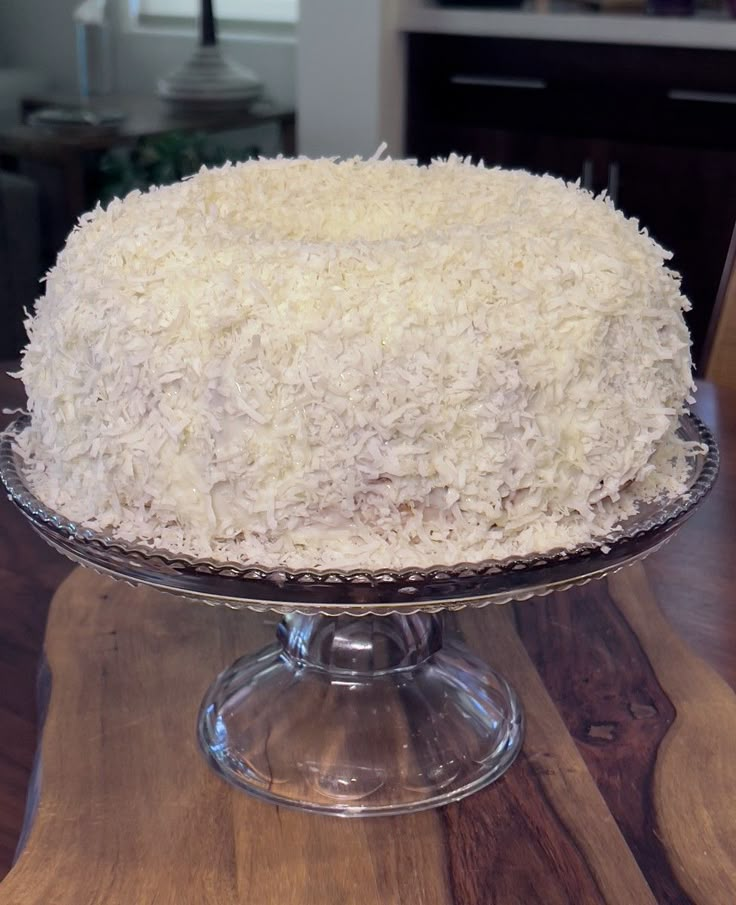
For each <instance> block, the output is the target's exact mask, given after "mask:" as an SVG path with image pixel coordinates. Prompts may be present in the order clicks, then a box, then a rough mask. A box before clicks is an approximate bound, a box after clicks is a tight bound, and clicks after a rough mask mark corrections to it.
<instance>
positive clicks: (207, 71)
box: [158, 44, 263, 110]
mask: <svg viewBox="0 0 736 905" xmlns="http://www.w3.org/2000/svg"><path fill="white" fill-rule="evenodd" d="M262 94H263V85H262V83H261V81H260V80H259V79H258V77H257V76H256V75H255V73H253V72H251V71H250V70H249V69H245V68H244V67H242V66H238V65H237V64H235V63H231V62H230V61H228V60H226V59H225V58H224V57H223V56H222V54H221V52H220V48H219V47H218V46H217V45H216V44H214V45H208V46H205V47H198V48H197V50H196V52H195V54H194V55H193V56H192V58H191V59H190V60H189V61H188V62H187V63H185V64H184V66H182V67H181V68H180V69H177V70H176V71H175V72H173V73H171V75H169V76H167V77H166V78H164V79H161V80H160V81H159V83H158V95H159V97H160V98H161V99H162V100H164V101H165V102H166V103H167V104H169V105H170V106H172V107H174V108H181V107H184V108H189V109H191V108H192V107H196V108H197V109H207V110H217V109H221V108H228V109H229V108H232V107H234V106H237V107H248V106H250V105H251V104H252V103H253V102H254V101H256V100H258V98H260V97H261V95H262Z"/></svg>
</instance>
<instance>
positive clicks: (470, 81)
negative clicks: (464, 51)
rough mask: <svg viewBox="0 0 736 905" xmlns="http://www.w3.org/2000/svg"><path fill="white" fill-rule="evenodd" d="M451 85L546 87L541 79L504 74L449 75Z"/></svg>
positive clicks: (540, 88) (529, 89)
mask: <svg viewBox="0 0 736 905" xmlns="http://www.w3.org/2000/svg"><path fill="white" fill-rule="evenodd" d="M450 83H451V84H453V85H474V86H476V87H479V88H522V89H524V90H525V91H541V90H543V89H544V88H546V87H547V83H546V82H545V81H544V80H543V79H523V78H516V77H515V76H506V75H463V74H462V73H461V74H458V75H451V76H450Z"/></svg>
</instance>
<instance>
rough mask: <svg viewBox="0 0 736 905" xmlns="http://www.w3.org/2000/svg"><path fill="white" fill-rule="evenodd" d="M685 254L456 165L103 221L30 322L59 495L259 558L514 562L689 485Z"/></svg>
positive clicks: (320, 176) (336, 178)
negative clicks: (676, 257) (681, 273)
mask: <svg viewBox="0 0 736 905" xmlns="http://www.w3.org/2000/svg"><path fill="white" fill-rule="evenodd" d="M668 257H669V255H668V254H667V253H666V252H664V251H663V250H662V249H661V248H660V247H659V246H658V245H657V244H656V243H655V242H654V241H653V240H652V239H651V238H649V237H648V236H647V234H646V233H645V232H643V231H641V230H640V229H639V226H638V224H637V222H636V221H634V220H631V219H627V218H626V217H624V216H623V214H621V213H620V212H618V211H616V210H615V209H614V207H613V205H612V203H611V202H610V200H608V199H606V198H603V197H599V198H594V197H593V196H592V195H590V194H589V193H588V192H586V191H584V190H583V189H581V188H579V187H578V186H574V185H566V184H565V183H563V182H561V181H559V180H557V179H554V178H551V177H548V176H545V177H535V176H531V175H529V174H528V173H524V172H509V171H503V170H499V169H486V168H484V167H482V166H473V165H471V164H470V163H469V162H467V161H464V160H462V159H460V158H457V157H451V158H450V159H448V160H447V161H435V162H434V163H432V165H431V166H429V167H419V166H416V165H415V164H413V163H412V162H409V161H392V160H386V159H383V160H381V159H378V158H373V159H371V160H360V159H353V160H347V161H343V162H335V161H334V160H328V159H323V160H315V161H312V160H306V159H302V158H300V159H298V160H285V159H280V158H279V159H276V160H260V161H254V162H248V163H244V164H239V165H237V166H225V167H223V168H221V169H216V170H205V169H203V170H202V171H201V172H200V173H198V174H197V175H196V176H194V177H193V178H191V179H189V180H186V181H184V182H182V183H179V184H177V185H174V186H169V187H166V188H155V189H151V190H150V191H148V192H146V193H143V194H142V193H140V192H133V193H132V194H130V195H129V196H128V197H127V198H125V200H123V201H114V202H113V203H112V204H110V205H109V207H108V208H107V209H106V210H102V209H100V208H99V207H98V208H97V209H96V210H95V211H93V212H92V213H89V214H86V215H85V216H84V217H82V219H81V221H80V223H79V225H78V226H77V228H76V229H75V230H74V232H73V233H72V234H71V236H70V237H69V240H68V242H67V245H66V247H65V249H64V250H63V251H62V253H61V254H60V255H59V259H58V262H57V265H56V267H55V268H54V269H53V270H52V271H51V272H50V274H49V276H48V279H47V284H46V294H45V296H44V297H43V298H41V299H40V300H39V302H38V305H37V310H36V314H35V316H34V317H32V318H29V320H28V322H27V326H28V330H29V336H30V342H29V345H28V347H27V349H26V351H25V354H24V357H23V363H22V369H21V376H22V379H23V381H24V383H25V385H26V389H27V391H28V397H29V409H30V412H31V415H32V424H31V426H30V427H29V429H28V430H27V431H26V432H25V433H24V435H23V436H22V437H21V439H20V448H21V452H22V454H23V455H24V457H25V459H26V462H27V465H28V468H29V471H30V480H31V483H32V486H33V487H34V490H35V491H36V493H37V494H38V495H39V497H40V498H41V499H42V500H43V501H44V502H45V503H46V504H47V505H49V506H51V507H52V508H54V509H56V510H58V511H60V512H62V513H64V514H65V515H66V516H67V517H69V518H72V519H74V520H77V521H80V522H82V523H84V524H87V525H89V526H91V527H95V528H98V529H100V528H104V529H106V530H110V531H113V532H114V533H116V534H117V535H118V536H120V537H122V538H127V539H129V540H139V541H144V542H150V543H152V544H155V545H158V546H162V547H165V548H167V549H169V550H172V551H174V552H184V553H189V554H193V555H196V556H214V557H216V558H219V559H227V560H233V561H240V562H253V563H259V564H262V565H264V566H269V567H273V566H283V567H288V568H307V567H347V568H350V567H366V568H369V567H374V568H375V567H402V566H428V565H434V564H437V563H453V562H460V561H464V560H466V561H467V560H470V561H477V560H481V559H485V558H500V557H506V556H510V555H515V554H525V553H530V552H533V551H544V550H547V549H550V548H554V547H560V546H563V547H565V546H567V547H569V546H572V545H575V544H578V543H581V542H584V541H587V540H590V539H591V538H593V537H596V536H601V535H605V534H607V533H609V532H610V531H611V530H612V529H613V528H614V526H615V525H616V524H617V522H619V521H620V519H621V518H622V517H624V516H626V515H628V514H631V513H632V512H633V511H634V506H635V503H634V501H635V500H636V499H637V498H647V497H649V498H652V497H653V496H654V495H657V494H659V493H662V492H668V493H677V492H680V491H681V490H682V489H683V487H682V475H681V471H682V461H683V448H682V444H681V443H680V441H678V440H677V438H676V437H675V435H674V430H675V427H676V424H677V419H678V416H679V415H680V414H681V413H682V411H683V410H684V406H685V403H686V401H687V397H688V395H689V393H690V392H691V390H692V378H691V362H690V353H689V337H688V333H687V329H686V327H685V324H684V321H683V317H682V311H683V309H684V308H686V307H687V302H686V300H685V299H684V298H683V296H682V295H681V294H680V291H679V279H678V277H677V275H676V274H675V273H673V272H672V271H671V270H669V269H668V268H667V267H666V266H665V261H666V260H667V259H668Z"/></svg>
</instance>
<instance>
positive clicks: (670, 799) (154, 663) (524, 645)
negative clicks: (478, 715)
mask: <svg viewBox="0 0 736 905" xmlns="http://www.w3.org/2000/svg"><path fill="white" fill-rule="evenodd" d="M10 395H11V394H10V390H9V386H8V382H7V381H5V382H0V398H1V399H3V400H9V399H10ZM16 395H17V393H16ZM698 408H699V411H700V413H701V415H702V416H703V417H704V418H705V419H706V420H707V421H708V423H709V424H710V425H711V426H712V427H713V428H714V430H715V432H716V434H717V436H718V438H719V440H720V443H721V449H722V455H723V466H722V474H721V478H720V480H719V484H718V486H717V488H716V490H715V492H714V493H713V494H712V495H711V498H710V499H709V500H708V502H706V504H705V505H704V506H703V508H702V510H701V511H700V512H699V513H697V514H696V515H695V516H694V517H693V519H692V520H691V522H690V523H689V524H688V525H686V526H685V528H683V529H682V531H681V532H680V534H679V535H678V536H677V537H676V538H675V539H674V540H673V541H672V542H671V543H670V544H668V545H667V546H666V547H665V548H663V549H662V550H661V551H659V552H658V553H657V554H655V555H654V556H653V557H652V558H651V559H650V560H649V561H648V563H647V565H646V568H645V569H644V568H642V567H640V566H637V567H633V568H632V569H629V570H626V571H624V572H622V573H620V574H619V575H618V576H616V577H614V578H613V579H610V580H609V581H608V582H606V583H594V584H591V585H589V586H587V587H584V588H580V589H577V590H574V591H571V592H567V593H565V594H558V595H554V596H552V597H549V598H545V599H540V600H536V601H532V602H526V603H521V604H516V605H512V606H508V607H500V608H489V609H487V610H483V611H466V612H465V614H464V615H463V617H462V619H461V622H460V629H461V630H462V631H463V632H464V633H465V635H466V637H467V638H468V639H469V641H470V643H471V644H472V646H473V647H474V648H476V650H478V651H479V652H480V653H482V654H483V655H484V656H486V657H488V658H489V659H492V660H493V661H494V663H495V664H496V665H497V666H498V667H499V668H500V669H501V671H502V672H504V673H505V674H507V675H508V676H509V678H511V679H512V681H513V682H514V683H515V684H516V686H517V689H518V690H519V692H520V694H521V697H522V700H523V702H524V705H525V708H526V712H527V717H528V732H527V738H526V741H525V746H524V751H523V753H522V755H521V756H520V758H519V760H518V761H517V762H516V764H515V765H514V766H513V767H512V768H511V770H510V771H509V772H508V773H507V774H506V776H505V777H503V778H502V779H501V780H500V781H499V782H497V783H495V784H494V785H492V786H490V787H488V788H487V789H485V790H483V791H481V792H479V793H477V794H475V795H473V796H470V797H469V798H467V799H465V800H463V801H462V802H459V803H457V804H455V805H451V806H449V807H447V808H443V809H440V810H437V811H432V812H425V813H422V814H417V815H414V816H411V817H398V818H383V819H373V820H367V821H340V820H336V819H330V818H323V817H313V816H308V815H304V814H299V813H296V812H290V811H285V810H281V809H278V808H274V807H271V806H268V805H264V804H262V803H260V802H256V801H254V800H253V799H251V798H249V797H248V796H245V795H242V794H239V793H237V792H235V791H234V790H231V789H230V788H229V787H228V786H226V785H225V784H224V783H222V782H221V781H220V780H219V779H218V778H217V777H215V776H214V775H211V774H210V773H209V772H208V771H207V770H206V769H205V768H204V765H203V763H202V762H201V760H200V757H199V755H198V753H197V751H196V746H195V744H194V739H193V731H192V730H193V720H194V715H195V713H196V709H197V705H198V703H199V696H200V695H201V693H202V692H203V690H204V686H205V685H206V684H207V682H208V681H209V679H210V678H211V677H212V675H213V673H214V671H215V670H216V669H218V668H221V667H222V666H225V665H226V664H227V663H228V662H229V661H230V660H231V659H233V658H234V657H235V656H236V655H237V654H239V653H242V652H243V651H244V650H245V649H246V648H248V647H249V646H252V645H254V644H256V645H257V644H260V643H262V642H263V641H264V640H265V639H266V638H267V637H268V636H269V635H270V633H271V631H272V625H267V624H265V623H264V617H263V616H256V615H252V616H244V615H243V614H239V613H231V612H219V611H215V610H210V609H208V608H205V607H198V606H192V605H191V604H188V603H184V602H181V601H176V600H174V599H171V598H164V597H162V596H160V595H157V594H155V593H152V592H150V591H140V590H139V591H132V590H131V589H129V588H127V587H126V586H124V585H118V584H115V583H111V582H108V581H107V580H105V579H101V578H99V577H97V576H95V575H93V574H91V573H88V572H84V571H82V570H77V571H75V572H74V574H73V575H72V576H71V577H70V578H69V579H68V580H67V581H66V582H65V583H64V584H63V586H62V587H61V589H60V591H59V592H58V593H57V595H56V597H55V600H54V604H53V607H52V609H51V614H50V621H49V626H48V630H47V635H46V656H47V658H48V661H49V664H50V667H51V670H52V673H53V693H52V697H51V704H50V711H49V717H48V719H47V722H46V727H45V730H44V741H43V757H42V759H41V761H42V770H41V786H40V805H39V807H38V809H37V811H36V813H35V819H34V820H32V821H29V822H28V826H29V827H30V835H29V837H28V840H27V845H26V847H25V849H24V850H23V851H22V853H21V855H20V857H19V860H18V862H17V863H16V865H15V867H14V868H13V870H12V872H11V873H10V875H9V876H8V877H7V878H6V880H5V881H4V882H3V883H1V884H0V905H11V903H12V905H41V903H43V905H66V903H71V902H79V903H84V905H87V903H97V902H99V903H105V905H123V903H125V905H128V903H132V902H135V903H137V905H147V903H149V902H150V903H154V902H156V903H158V902H161V903H169V902H171V903H175V905H189V903H191V905H203V903H210V902H212V903H214V902H218V903H227V905H230V903H233V905H234V903H236V902H237V903H241V902H244V903H254V905H256V903H257V905H268V903H270V902H273V903H276V902H278V903H284V902H288V903H292V902H293V903H299V905H311V903H319V905H331V903H335V905H338V903H340V905H353V903H355V905H379V903H380V905H419V903H422V905H461V903H462V905H490V903H500V905H517V903H518V905H533V903H544V905H552V903H559V905H572V903H574V905H578V903H580V905H588V903H601V902H605V903H609V905H628V903H631V905H644V903H652V902H660V903H688V902H695V903H705V905H732V903H733V902H736V808H734V800H736V759H735V758H734V757H733V751H734V748H736V694H734V690H735V689H736V615H735V614H734V607H733V604H732V591H731V589H732V588H733V587H734V578H735V577H736V575H734V573H735V572H736V556H734V552H736V550H735V541H736V515H734V513H736V506H735V505H734V504H735V503H736V394H733V393H727V392H721V391H718V390H716V389H715V388H714V387H712V386H708V385H704V386H703V387H702V388H701V392H700V394H699V403H698ZM68 571H69V567H68V566H67V565H66V564H64V563H63V562H61V561H60V560H59V558H58V557H56V556H55V555H54V554H52V553H51V552H49V551H47V550H46V548H45V547H44V545H43V544H42V543H41V542H40V541H37V540H36V539H35V537H33V536H32V535H31V534H30V532H29V531H28V529H27V528H26V527H25V525H24V524H23V522H22V520H21V519H20V517H18V516H17V515H16V514H15V513H14V512H12V511H11V509H10V506H9V504H7V503H6V502H5V501H0V577H2V587H3V590H2V594H1V595H0V652H1V656H0V821H2V823H1V824H0V845H2V855H3V858H4V866H5V867H8V866H9V861H10V855H11V852H12V846H13V843H14V837H15V836H17V834H18V832H19V830H20V825H21V808H22V796H23V789H24V784H25V782H26V781H27V778H28V776H29V773H30V767H31V758H32V750H33V725H34V716H33V705H32V695H33V676H34V671H35V659H36V656H37V654H38V652H39V650H40V646H41V635H42V627H43V616H44V612H45V607H46V604H47V603H48V600H49V598H50V596H51V594H52V592H53V590H54V589H55V587H56V586H57V584H58V582H59V580H60V579H61V577H62V575H64V574H65V573H68ZM160 689H164V691H163V692H162V691H160ZM174 696H175V698H176V700H177V701H178V702H179V704H178V706H177V707H173V706H167V702H170V701H171V700H173V698H174ZM181 702H185V703H183V704H182V703H181ZM103 703H104V705H105V711H104V712H105V714H106V716H105V718H104V719H103V718H102V717H101V716H100V713H101V706H102V704H103ZM147 739H148V740H149V741H150V740H151V739H152V742H150V744H151V748H150V750H147V748H146V747H145V743H146V740H147ZM162 750H165V751H166V752H167V761H166V764H167V766H166V768H164V769H162V767H161V762H160V761H159V760H158V758H157V757H156V756H155V755H156V753H157V752H159V751H162ZM103 753H106V756H105V757H104V758H103V757H101V755H102V754H103Z"/></svg>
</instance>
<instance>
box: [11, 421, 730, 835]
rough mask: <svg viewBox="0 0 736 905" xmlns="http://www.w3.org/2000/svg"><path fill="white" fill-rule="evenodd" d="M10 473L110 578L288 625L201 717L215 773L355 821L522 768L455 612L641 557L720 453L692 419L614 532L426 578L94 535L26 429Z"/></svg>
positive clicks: (44, 525) (515, 725) (684, 507)
mask: <svg viewBox="0 0 736 905" xmlns="http://www.w3.org/2000/svg"><path fill="white" fill-rule="evenodd" d="M27 423H28V421H27V418H26V417H22V418H20V419H18V420H17V421H16V422H14V424H13V425H12V426H11V427H10V428H9V429H8V431H7V432H6V433H5V435H4V436H3V437H2V442H1V444H0V477H1V478H2V481H3V483H4V485H5V487H6V489H7V491H8V493H9V496H10V498H11V500H12V501H13V502H14V503H15V505H16V506H17V507H18V508H19V509H20V510H21V512H22V513H23V515H25V516H26V518H28V520H29V521H30V523H31V524H32V526H33V527H34V529H35V530H36V531H37V532H38V533H39V534H40V535H41V536H42V537H43V538H44V539H45V540H46V541H47V542H48V543H49V544H51V546H52V547H54V548H55V549H57V550H58V551H60V552H61V553H63V554H65V555H66V556H68V557H69V558H70V559H72V560H74V561H76V562H78V563H81V564H82V565H84V566H87V567H89V568H92V569H95V570H96V571H98V572H101V573H104V574H107V575H111V576H112V577H114V578H117V579H122V580H124V581H127V582H130V583H132V584H141V585H149V586H152V587H156V588H159V589H161V590H164V591H168V592H171V593H173V594H176V595H179V596H183V597H186V598H190V599H193V600H198V601H202V602H204V603H208V604H211V605H218V606H227V607H232V608H235V609H240V608H251V609H256V610H264V611H265V610H272V611H275V612H276V613H279V614H280V615H281V616H282V621H281V622H280V624H279V626H278V629H277V637H276V640H275V642H274V643H273V644H271V645H269V646H268V647H266V648H264V649H263V650H262V651H260V652H259V653H257V654H254V655H249V656H246V657H243V658H241V659H240V660H237V661H236V662H235V663H234V664H233V665H232V666H231V667H229V668H228V669H226V670H225V671H224V672H223V673H222V674H221V675H220V676H219V677H218V678H217V679H216V680H215V681H214V683H213V684H212V686H211V688H210V689H209V691H208V692H207V694H206V696H205V699H204V701H203V704H202V708H201V711H200V716H199V721H198V735H199V742H200V745H201V748H202V750H203V752H204V754H205V756H206V757H207V759H208V761H209V763H210V765H211V766H212V767H213V768H214V769H215V770H216V771H217V772H218V773H220V774H221V775H222V776H223V777H224V778H225V779H226V780H228V781H229V782H231V783H232V784H233V785H235V786H238V787H240V788H243V789H245V790H246V791H248V792H250V793H251V794H253V795H256V796H258V797H260V798H263V799H267V800H269V801H272V802H274V803H277V804H280V805H285V806H290V807H296V808H300V809H303V810H307V811H313V812H319V813H327V814H333V815H338V816H345V817H356V816H370V815H381V814H401V813H409V812H412V811H418V810H422V809H425V808H431V807H436V806H438V805H442V804H446V803H448V802H451V801H455V800H457V799H460V798H462V797H464V796H465V795H469V794H470V793H472V792H474V791H476V790H478V789H480V788H482V787H483V786H485V785H487V784H488V783H490V782H492V781H493V780H495V779H497V778H498V777H499V776H501V775H502V774H503V772H504V771H505V770H506V769H508V767H509V766H510V765H511V764H512V762H513V760H514V758H515V756H516V755H517V753H518V752H519V750H520V747H521V744H522V741H523V711H522V708H521V705H520V703H519V701H518V699H517V696H516V694H515V693H514V691H513V689H512V688H511V687H510V686H509V684H508V683H507V682H506V680H505V679H504V678H503V677H502V676H500V675H499V674H497V673H496V672H495V671H494V670H493V669H492V668H491V666H490V665H488V664H486V663H484V662H482V661H480V660H478V659H477V658H476V657H474V656H473V655H472V654H471V653H470V652H469V651H467V650H466V649H465V647H464V646H463V645H462V644H460V643H459V642H458V641H457V640H456V639H454V638H453V637H452V632H451V631H450V630H448V629H447V628H446V627H445V625H444V623H443V612H444V611H447V610H452V609H458V608H461V607H464V606H485V605H487V604H492V603H495V604H500V603H507V602H509V601H513V600H526V599H528V598H530V597H533V596H535V595H544V594H548V593H550V592H552V591H555V590H564V589H566V588H569V587H572V586H574V585H579V584H584V583H586V582H588V581H590V580H592V579H597V578H604V577H605V576H606V575H609V574H611V573H612V572H614V571H616V570H618V569H620V568H622V567H624V566H626V565H628V564H630V563H633V562H635V561H638V560H640V559H642V558H643V557H645V556H647V555H648V554H649V553H651V552H653V551H654V550H656V549H657V548H658V547H659V546H661V545H662V544H663V543H665V542H666V541H667V539H668V538H669V537H671V536H672V534H673V532H674V531H675V530H677V528H679V527H680V526H681V525H682V524H683V522H684V521H685V520H686V519H687V518H688V517H689V516H690V515H691V514H692V513H693V512H694V511H695V509H696V508H697V507H698V506H699V504H700V503H701V502H702V501H703V499H704V498H705V496H706V495H707V493H708V491H709V490H710V489H711V487H712V485H713V482H714V480H715V477H716V474H717V471H718V450H717V447H716V444H715V442H714V440H713V437H712V435H711V433H710V431H709V430H708V429H707V428H706V427H705V426H704V425H703V424H702V423H701V422H700V421H699V420H698V419H697V418H695V417H694V416H691V415H688V416H686V417H683V418H682V419H681V423H680V433H681V436H682V437H683V438H684V439H685V440H688V441H692V447H691V449H692V454H691V456H690V458H689V461H688V467H689V475H688V487H687V490H686V492H685V493H683V494H682V495H681V496H680V497H678V498H676V499H671V500H666V501H658V502H652V503H642V504H641V505H640V507H639V512H638V513H637V514H636V515H635V516H632V517H631V518H629V519H627V520H626V521H625V522H624V523H622V525H621V526H620V528H619V529H618V530H617V531H616V532H614V533H613V534H611V535H610V536H608V537H606V538H603V539H600V540H598V541H596V542H591V543H589V544H585V545H581V546H579V547H577V548H575V549H573V550H553V551H549V552H547V553H545V554H535V555H531V556H526V557H523V558H519V559H515V560H503V561H486V562H482V563H460V564H456V565H452V566H447V567H441V566H437V567H434V568H429V569H421V570H419V569H417V570H412V569H402V570H373V571H361V570H352V571H329V570H321V571H309V570H303V571H296V572H291V571H288V570H268V569H262V568H259V567H257V566H253V567H251V566H246V565H243V564H235V563H223V562H216V561H213V560H197V559H192V558H189V557H184V556H180V555H175V554H171V553H169V552H167V551H164V550H158V549H154V548H152V547H150V546H146V545H143V544H131V543H128V542H126V541H122V540H120V539H116V538H115V537H112V536H108V535H105V534H102V533H99V532H96V531H92V530H90V529H86V528H84V527H83V526H80V525H78V524H76V523H74V522H71V521H70V520H68V519H66V518H65V517H64V516H63V515H62V514H59V513H55V512H53V511H51V510H49V509H48V508H47V507H46V506H44V505H43V503H42V502H41V501H40V500H38V499H37V498H36V497H35V496H34V494H33V492H32V490H31V488H30V487H29V486H28V482H27V480H26V478H25V476H24V467H23V462H22V460H21V458H20V456H19V455H18V454H17V451H16V448H15V443H14V437H15V436H16V435H17V434H18V433H19V432H20V431H22V430H23V429H24V427H25V426H26V425H27Z"/></svg>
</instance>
